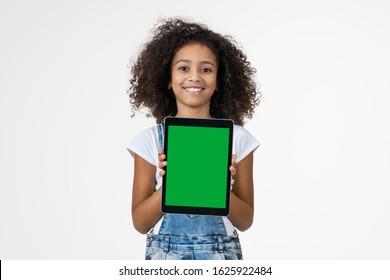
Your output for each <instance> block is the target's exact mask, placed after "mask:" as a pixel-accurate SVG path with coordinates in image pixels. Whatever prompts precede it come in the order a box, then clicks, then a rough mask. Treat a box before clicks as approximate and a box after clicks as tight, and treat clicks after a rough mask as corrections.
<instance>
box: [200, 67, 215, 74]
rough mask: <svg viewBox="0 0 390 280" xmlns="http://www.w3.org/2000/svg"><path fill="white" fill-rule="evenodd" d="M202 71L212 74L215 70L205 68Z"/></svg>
mask: <svg viewBox="0 0 390 280" xmlns="http://www.w3.org/2000/svg"><path fill="white" fill-rule="evenodd" d="M201 71H202V72H204V73H210V72H213V70H212V69H210V68H207V67H204V68H202V69H201Z"/></svg>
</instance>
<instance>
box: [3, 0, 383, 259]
mask: <svg viewBox="0 0 390 280" xmlns="http://www.w3.org/2000/svg"><path fill="white" fill-rule="evenodd" d="M389 14H390V4H389V3H388V2H387V1H377V0H374V1H373V0H371V1H368V0H367V1H352V0H351V1H347V0H342V1H309V0H308V1H303V0H298V1H244V0H242V1H236V0H234V1H226V0H224V1H209V0H206V1H203V0H198V1H195V2H185V1H176V0H175V1H173V0H165V1H150V0H144V1H129V0H123V1H118V0H111V1H97V0H96V1H92V0H87V1H75V0H69V1H49V0H41V1H38V0H37V1H27V0H19V1H18V0H12V1H11V0H1V1H0V40H1V43H0V133H1V137H0V259H142V258H143V253H144V244H145V241H144V240H145V237H144V236H143V235H141V234H139V233H138V232H136V231H135V230H134V228H133V226H132V222H131V215H130V206H131V205H130V201H131V186H132V172H133V162H132V158H131V157H130V155H129V154H128V152H127V151H126V145H127V144H128V143H129V142H130V141H131V140H132V139H133V137H135V135H137V134H138V133H139V132H140V131H141V130H142V129H144V128H146V127H148V126H150V125H153V124H154V120H153V119H147V118H146V117H145V115H141V114H138V115H137V116H136V117H135V118H133V119H132V118H130V115H131V111H130V105H129V101H128V97H127V94H126V90H127V88H128V86H129V84H128V78H129V69H128V65H129V63H130V62H131V61H133V60H134V59H135V57H136V56H137V54H138V52H139V50H140V47H141V45H142V44H143V43H145V42H146V41H147V40H148V39H149V38H150V37H149V31H150V30H151V28H152V27H153V25H154V24H155V23H156V22H157V20H158V19H159V18H163V17H167V16H185V17H189V18H190V19H194V20H197V21H200V22H203V23H205V24H207V25H208V26H209V27H210V28H211V29H213V30H214V31H217V32H220V33H222V34H229V35H232V36H233V37H235V38H236V40H237V41H238V42H239V43H240V44H241V45H242V46H243V49H244V51H245V52H246V54H247V55H248V58H249V60H250V61H251V62H252V65H253V66H254V67H255V68H256V69H257V70H258V75H257V81H258V83H259V86H260V89H261V91H262V93H263V99H262V103H261V105H260V106H259V107H258V109H257V111H256V114H255V116H254V118H253V119H252V120H249V121H248V122H247V124H246V125H245V127H246V128H247V129H248V130H249V131H250V132H252V133H253V134H254V135H255V136H256V137H257V138H258V139H259V140H260V141H261V143H262V145H261V147H260V148H259V149H258V150H257V151H256V153H255V167H254V168H255V187H256V194H255V195H256V197H255V205H256V206H255V222H254V224H253V226H252V228H250V229H249V230H248V231H246V232H243V233H241V241H242V245H243V249H244V257H245V258H246V259H389V258H390V239H389V238H388V237H389V236H390V224H389V213H390V203H389V201H390V190H389V187H390V148H389V143H390V133H389V124H388V120H389V119H390V113H389V111H388V110H387V107H388V103H389V101H390V97H389V96H390V67H389V65H390V52H389V49H390V19H389Z"/></svg>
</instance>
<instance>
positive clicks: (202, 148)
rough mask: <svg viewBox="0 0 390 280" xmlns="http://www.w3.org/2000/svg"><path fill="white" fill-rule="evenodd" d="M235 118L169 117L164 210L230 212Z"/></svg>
mask: <svg viewBox="0 0 390 280" xmlns="http://www.w3.org/2000/svg"><path fill="white" fill-rule="evenodd" d="M232 141H233V121H232V120H226V119H195V118H179V117H166V118H165V121H164V153H165V155H166V161H167V166H166V167H165V168H164V169H165V171H166V173H165V175H164V176H163V185H162V206H161V210H162V212H163V213H181V214H198V215H218V216H228V215H229V206H230V180H231V176H230V170H229V167H230V165H231V160H232Z"/></svg>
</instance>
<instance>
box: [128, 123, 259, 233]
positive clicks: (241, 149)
mask: <svg viewBox="0 0 390 280" xmlns="http://www.w3.org/2000/svg"><path fill="white" fill-rule="evenodd" d="M259 145H260V143H259V142H258V141H257V140H256V138H255V137H254V136H253V135H252V134H250V133H249V132H248V131H247V130H246V129H245V128H243V127H241V126H238V125H234V128H233V147H232V153H233V154H236V155H237V163H238V162H240V161H241V160H242V159H244V158H245V157H246V156H247V155H248V154H249V153H251V152H252V151H255V150H256V149H257V147H259ZM158 147H159V142H158V129H157V125H155V126H152V127H149V128H147V129H145V130H144V131H142V132H141V133H139V134H138V135H137V136H136V137H135V138H134V139H133V141H132V142H131V143H130V144H129V145H128V146H127V149H128V151H129V152H130V154H131V155H132V156H133V157H134V154H137V155H139V156H140V157H142V158H143V159H145V160H146V161H148V162H149V163H150V164H152V165H154V166H156V174H155V178H156V180H155V181H156V185H155V188H156V190H157V189H159V188H160V187H161V185H162V177H161V176H160V175H159V169H158V167H157V166H158V149H159V148H158ZM223 221H224V223H225V227H226V231H227V234H228V235H233V231H234V226H233V225H232V223H231V222H230V220H229V219H228V218H227V217H223ZM161 222H162V218H161V219H160V220H159V221H158V222H157V223H156V225H155V226H154V227H153V232H154V233H155V234H157V233H158V231H159V229H160V226H161Z"/></svg>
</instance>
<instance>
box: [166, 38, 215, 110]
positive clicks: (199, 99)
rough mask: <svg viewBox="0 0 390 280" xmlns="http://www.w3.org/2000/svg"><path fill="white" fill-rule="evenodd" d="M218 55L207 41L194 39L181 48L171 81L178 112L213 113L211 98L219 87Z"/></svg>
mask: <svg viewBox="0 0 390 280" xmlns="http://www.w3.org/2000/svg"><path fill="white" fill-rule="evenodd" d="M217 70H218V65H217V58H216V57H215V55H214V54H213V53H212V52H211V50H210V49H209V48H208V47H206V46H205V45H201V44H199V43H193V44H188V45H185V46H183V47H182V48H181V49H179V50H178V51H177V52H176V54H175V56H174V57H173V59H172V65H171V77H172V78H171V81H170V83H169V87H170V88H171V87H172V90H173V93H174V94H175V97H176V104H177V110H178V116H184V115H188V113H189V112H197V113H200V114H199V115H203V116H204V115H205V114H207V116H206V117H211V116H210V100H211V96H212V95H213V93H214V91H215V90H216V88H217Z"/></svg>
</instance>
